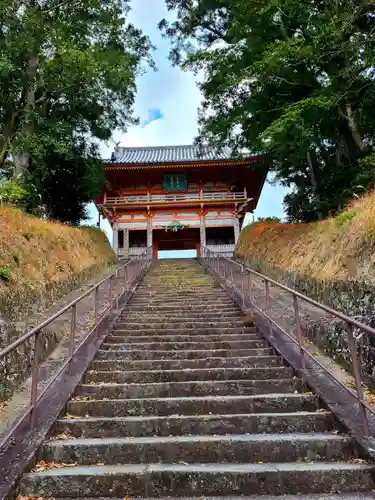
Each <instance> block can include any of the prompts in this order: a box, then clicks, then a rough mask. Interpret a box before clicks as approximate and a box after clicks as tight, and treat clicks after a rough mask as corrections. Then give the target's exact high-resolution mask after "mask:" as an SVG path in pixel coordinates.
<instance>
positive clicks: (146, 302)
mask: <svg viewBox="0 0 375 500" xmlns="http://www.w3.org/2000/svg"><path fill="white" fill-rule="evenodd" d="M130 304H131V305H135V306H142V307H143V308H144V307H148V308H150V307H153V306H162V305H165V304H167V305H169V304H170V305H173V307H174V309H175V310H179V309H180V307H181V308H182V307H183V306H186V305H192V306H194V307H202V305H204V306H205V307H206V306H210V305H215V306H222V305H223V306H226V305H227V306H228V305H232V304H233V302H232V301H231V299H230V298H229V297H225V298H218V297H212V298H211V297H190V298H189V297H173V296H171V297H170V298H169V299H160V298H159V299H150V298H147V297H144V298H142V297H138V296H136V295H135V296H134V297H133V298H132V300H131V302H130Z"/></svg>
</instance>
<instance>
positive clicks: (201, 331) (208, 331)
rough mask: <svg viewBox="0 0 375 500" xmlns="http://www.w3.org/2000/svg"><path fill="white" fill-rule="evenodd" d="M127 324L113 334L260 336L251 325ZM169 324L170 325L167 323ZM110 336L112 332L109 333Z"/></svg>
mask: <svg viewBox="0 0 375 500" xmlns="http://www.w3.org/2000/svg"><path fill="white" fill-rule="evenodd" d="M128 326H129V325H127V328H122V329H119V328H116V330H113V335H116V336H118V335H131V334H133V335H139V334H140V333H142V334H144V335H154V334H155V335H163V334H165V335H175V334H176V335H183V334H185V332H186V335H194V334H195V335H212V334H215V335H231V334H237V335H241V334H248V333H254V338H258V339H259V338H261V335H260V334H259V333H256V334H255V332H256V330H255V329H254V328H253V327H242V328H235V327H234V328H219V327H216V328H194V327H182V328H174V327H173V328H160V327H158V328H150V327H148V328H142V329H139V328H135V329H130V328H128ZM169 326H170V325H169ZM111 336H112V334H111Z"/></svg>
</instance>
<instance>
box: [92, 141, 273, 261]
mask: <svg viewBox="0 0 375 500" xmlns="http://www.w3.org/2000/svg"><path fill="white" fill-rule="evenodd" d="M260 161H262V157H259V156H254V157H249V158H246V159H242V160H235V159H231V158H230V155H229V154H228V152H221V153H216V152H214V151H213V150H211V149H210V148H207V147H204V148H198V147H196V146H166V147H148V148H125V147H118V148H116V150H115V152H114V153H113V154H112V158H111V160H109V161H106V162H105V174H106V186H105V189H104V190H103V193H102V195H101V196H100V198H99V199H98V200H97V207H98V209H99V211H100V213H101V214H102V216H103V217H105V218H107V219H108V220H109V222H110V224H111V227H112V229H113V247H114V249H115V251H116V252H117V254H118V256H120V257H124V258H129V257H133V256H135V255H137V254H139V253H140V252H142V251H143V250H144V248H145V247H147V246H151V245H152V246H153V248H154V256H155V258H157V257H158V252H159V251H163V250H191V249H196V248H197V245H199V244H202V245H205V246H207V247H208V248H210V249H212V250H214V251H217V252H220V253H221V254H224V255H227V256H231V255H233V251H234V248H235V245H236V243H237V240H238V237H239V233H240V228H241V226H242V223H243V219H244V217H245V215H246V213H247V212H252V211H253V210H254V209H255V207H256V205H257V202H258V199H259V195H260V193H261V189H262V187H263V184H264V180H265V172H264V169H262V170H263V171H262V173H260V172H259V169H255V168H254V164H255V163H258V162H260Z"/></svg>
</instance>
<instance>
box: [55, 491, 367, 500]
mask: <svg viewBox="0 0 375 500" xmlns="http://www.w3.org/2000/svg"><path fill="white" fill-rule="evenodd" d="M297 495H298V493H297ZM101 498H102V499H103V497H101ZM177 498H179V499H180V500H201V497H161V498H160V497H158V499H157V500H176V499H177ZM371 499H372V500H374V499H375V494H374V493H372V492H369V493H317V494H314V493H313V494H312V495H309V494H307V495H306V494H304V495H303V500H371ZM56 500H58V497H57V498H56ZM67 500H76V499H69V498H68V499H67ZM81 500H93V497H91V498H87V497H82V498H81ZM95 500H97V499H95ZM109 500H123V498H112V497H111V498H110V499H109ZM149 500H156V498H155V497H154V498H149ZM204 500H299V499H298V497H297V498H296V496H295V495H282V496H279V495H272V496H270V495H262V496H260V497H259V495H250V496H249V495H241V496H233V495H231V496H222V497H208V496H205V497H204ZM301 500H302V499H301Z"/></svg>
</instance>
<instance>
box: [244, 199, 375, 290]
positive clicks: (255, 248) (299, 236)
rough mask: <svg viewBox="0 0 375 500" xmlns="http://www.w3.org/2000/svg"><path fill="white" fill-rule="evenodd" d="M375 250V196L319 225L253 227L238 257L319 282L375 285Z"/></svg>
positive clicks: (351, 206) (358, 201) (246, 235)
mask: <svg viewBox="0 0 375 500" xmlns="http://www.w3.org/2000/svg"><path fill="white" fill-rule="evenodd" d="M374 249H375V194H369V195H367V196H365V197H363V198H361V199H359V200H356V201H355V202H353V203H352V204H351V205H350V207H348V209H347V210H346V211H344V212H342V213H341V214H340V215H339V216H337V217H335V218H331V219H327V220H324V221H321V222H316V223H311V224H274V223H262V222H260V223H255V224H252V225H250V226H248V227H247V228H245V229H244V230H243V231H242V233H241V236H240V240H239V242H238V246H237V255H238V257H240V258H241V259H244V260H247V259H249V258H256V259H257V260H260V261H262V260H264V261H267V262H268V263H269V264H271V265H275V266H277V267H279V268H282V269H285V270H288V271H291V272H297V273H298V274H300V275H306V276H309V277H313V278H317V279H320V280H332V279H335V280H348V279H349V280H356V281H368V280H370V281H373V280H374V279H375V252H374Z"/></svg>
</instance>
